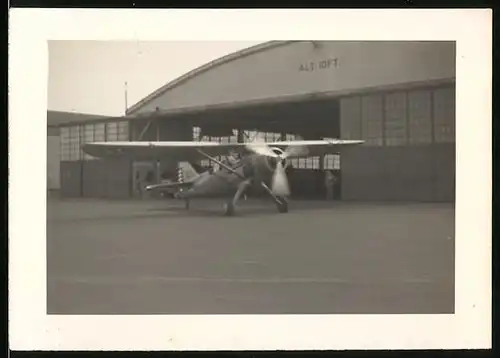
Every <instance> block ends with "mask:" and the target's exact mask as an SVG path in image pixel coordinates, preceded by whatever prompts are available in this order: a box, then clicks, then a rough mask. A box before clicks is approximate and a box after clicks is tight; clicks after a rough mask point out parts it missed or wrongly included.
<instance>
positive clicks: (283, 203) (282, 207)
mask: <svg viewBox="0 0 500 358" xmlns="http://www.w3.org/2000/svg"><path fill="white" fill-rule="evenodd" d="M278 199H279V200H280V201H281V204H276V206H277V207H278V211H279V212H280V213H287V212H288V202H287V201H286V199H285V198H283V197H278Z"/></svg>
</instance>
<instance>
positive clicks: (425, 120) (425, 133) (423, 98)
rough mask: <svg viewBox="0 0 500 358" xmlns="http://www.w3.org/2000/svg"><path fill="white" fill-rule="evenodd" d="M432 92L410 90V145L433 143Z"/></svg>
mask: <svg viewBox="0 0 500 358" xmlns="http://www.w3.org/2000/svg"><path fill="white" fill-rule="evenodd" d="M431 96H432V92H431V91H430V90H427V89H424V90H412V91H409V92H408V134H409V136H408V143H409V144H410V145H417V144H429V143H432V99H431Z"/></svg>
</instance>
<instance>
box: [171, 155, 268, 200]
mask: <svg viewBox="0 0 500 358" xmlns="http://www.w3.org/2000/svg"><path fill="white" fill-rule="evenodd" d="M273 165H274V163H273V162H272V160H270V159H269V158H265V157H263V156H261V155H248V156H245V157H243V158H242V159H240V160H238V161H237V162H236V163H234V164H232V165H231V164H228V166H229V167H231V168H232V170H233V171H235V172H236V173H237V174H236V173H234V172H232V171H230V170H228V169H226V168H224V167H220V169H219V170H216V171H214V172H212V173H209V172H204V173H202V174H201V175H200V176H199V177H198V178H197V179H196V180H195V181H194V183H193V185H192V186H191V187H190V188H186V189H183V190H182V191H179V193H178V194H177V196H176V197H177V198H179V199H190V198H197V197H206V196H232V195H234V193H235V192H236V190H237V188H238V185H239V184H240V183H241V182H243V181H244V180H245V179H249V178H253V179H258V180H262V181H264V182H268V181H269V180H270V178H271V175H272V173H273Z"/></svg>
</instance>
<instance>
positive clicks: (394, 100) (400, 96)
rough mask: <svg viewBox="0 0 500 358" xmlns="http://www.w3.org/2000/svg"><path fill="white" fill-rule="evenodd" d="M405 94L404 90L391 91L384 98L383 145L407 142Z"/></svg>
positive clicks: (404, 143)
mask: <svg viewBox="0 0 500 358" xmlns="http://www.w3.org/2000/svg"><path fill="white" fill-rule="evenodd" d="M406 98H407V95H406V92H404V91H400V92H393V93H389V94H386V95H385V99H384V111H385V116H384V136H385V145H386V146H393V145H406V144H407V131H406V122H407V101H406Z"/></svg>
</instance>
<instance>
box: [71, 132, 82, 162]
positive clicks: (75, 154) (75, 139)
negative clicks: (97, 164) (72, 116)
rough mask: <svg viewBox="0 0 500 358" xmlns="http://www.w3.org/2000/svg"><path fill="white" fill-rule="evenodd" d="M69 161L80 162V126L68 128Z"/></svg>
mask: <svg viewBox="0 0 500 358" xmlns="http://www.w3.org/2000/svg"><path fill="white" fill-rule="evenodd" d="M69 143H70V144H69V160H71V161H78V160H80V158H81V157H80V153H81V145H80V126H72V127H69Z"/></svg>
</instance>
